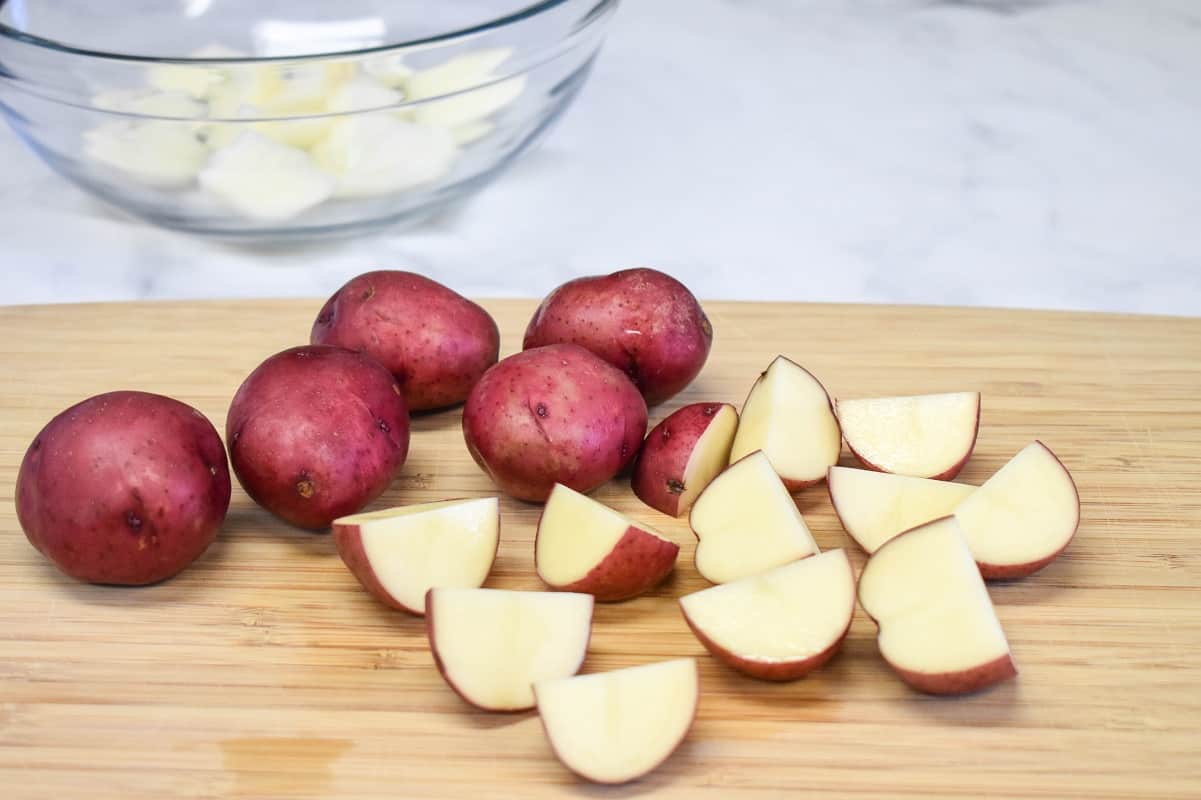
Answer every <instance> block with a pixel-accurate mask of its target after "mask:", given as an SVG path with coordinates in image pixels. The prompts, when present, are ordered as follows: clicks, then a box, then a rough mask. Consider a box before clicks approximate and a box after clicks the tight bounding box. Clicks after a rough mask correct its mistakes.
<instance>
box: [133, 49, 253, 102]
mask: <svg viewBox="0 0 1201 800" xmlns="http://www.w3.org/2000/svg"><path fill="white" fill-rule="evenodd" d="M190 57H191V58H246V57H247V55H246V53H244V52H242V51H241V50H235V49H234V48H232V47H226V46H225V45H221V44H210V45H206V46H204V47H201V48H200V49H199V50H195V51H193V52H192V53H191V55H190ZM229 79H230V70H228V69H223V68H221V67H214V66H212V65H201V64H160V65H157V66H153V67H151V68H150V69H149V70H147V72H146V82H147V83H148V84H150V85H151V86H153V87H154V88H156V89H160V90H162V91H177V92H186V93H187V94H188V95H190V96H192V97H194V98H195V99H197V100H205V99H207V98H208V96H209V94H210V92H212V91H213V89H215V88H217V87H219V86H222V85H223V84H225V83H227V82H228V81H229Z"/></svg>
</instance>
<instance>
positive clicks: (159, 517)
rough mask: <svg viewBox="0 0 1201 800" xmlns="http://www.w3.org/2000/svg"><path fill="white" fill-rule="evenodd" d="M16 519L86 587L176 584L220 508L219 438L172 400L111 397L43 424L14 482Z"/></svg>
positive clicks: (225, 475) (226, 486)
mask: <svg viewBox="0 0 1201 800" xmlns="http://www.w3.org/2000/svg"><path fill="white" fill-rule="evenodd" d="M16 495H17V498H16V499H17V518H18V519H19V520H20V523H21V528H22V529H23V530H24V531H25V535H26V536H27V537H28V538H29V542H30V543H31V544H32V545H33V546H34V547H36V548H37V549H38V550H39V551H40V552H41V553H42V554H43V555H44V556H46V558H48V559H50V561H51V562H53V563H54V565H55V566H56V567H58V568H59V569H60V570H62V571H63V572H65V573H66V574H67V575H70V576H72V577H74V578H78V579H79V580H84V581H91V582H92V583H112V584H124V585H131V586H132V585H141V584H147V583H155V582H157V581H161V580H164V579H166V578H169V577H171V576H172V575H175V574H176V573H178V572H179V571H180V570H182V569H183V568H184V567H186V566H188V565H189V564H191V563H192V562H193V561H195V560H196V558H197V557H199V556H200V554H201V553H203V552H204V551H205V549H206V548H207V547H208V546H209V544H211V543H212V541H213V539H215V538H216V536H217V530H218V529H219V528H220V527H221V523H222V522H223V521H224V520H225V512H226V510H227V509H228V508H229V496H230V483H229V467H228V466H227V464H226V461H225V448H224V446H223V445H222V444H221V437H220V436H218V435H217V431H216V430H215V429H214V428H213V426H212V424H211V423H210V422H209V421H208V420H207V419H205V418H204V416H203V415H202V414H201V413H200V412H199V411H197V410H196V409H194V408H192V407H191V406H188V405H185V404H184V403H181V402H179V401H178V400H172V399H171V398H169V397H163V396H162V395H157V394H147V393H145V392H110V393H108V394H102V395H97V396H96V397H92V398H89V399H87V400H84V401H83V402H82V403H79V404H78V405H74V406H72V407H71V408H68V409H67V410H66V411H63V412H62V413H61V414H59V415H58V416H57V417H55V418H54V419H52V420H51V421H50V423H49V424H48V425H46V427H45V428H43V429H42V432H41V433H39V434H38V435H37V438H35V439H34V440H33V444H31V445H30V446H29V450H28V451H27V452H26V453H25V458H24V460H23V461H22V462H21V470H20V472H19V473H18V474H17V489H16Z"/></svg>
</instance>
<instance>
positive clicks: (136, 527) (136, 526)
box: [125, 510, 142, 533]
mask: <svg viewBox="0 0 1201 800" xmlns="http://www.w3.org/2000/svg"><path fill="white" fill-rule="evenodd" d="M125 524H126V525H127V526H128V527H129V529H130V530H131V531H133V532H134V533H137V532H139V531H141V530H142V518H141V517H140V516H138V514H137V512H135V511H132V510H130V511H126V512H125Z"/></svg>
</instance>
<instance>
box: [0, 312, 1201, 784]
mask: <svg viewBox="0 0 1201 800" xmlns="http://www.w3.org/2000/svg"><path fill="white" fill-rule="evenodd" d="M318 305H319V303H317V302H316V301H312V302H300V301H279V302H274V301H273V302H227V303H192V304H130V305H92V306H72V307H30V308H4V309H0V796H2V797H3V798H6V800H17V799H18V798H20V800H25V799H26V798H30V799H32V798H55V800H77V799H81V798H85V797H88V798H156V800H162V798H167V797H188V798H193V797H194V798H209V797H232V798H257V797H263V798H268V797H269V798H327V797H348V798H398V797H504V798H538V797H552V796H567V797H638V796H642V795H647V796H652V795H653V796H656V797H658V796H663V797H690V798H691V797H714V798H729V797H739V796H754V797H777V796H821V795H825V796H838V797H879V798H899V797H914V798H926V797H951V796H976V797H980V796H990V797H1040V798H1046V797H1057V798H1058V797H1073V798H1119V797H1122V798H1126V797H1130V798H1133V797H1140V798H1141V797H1164V798H1167V797H1172V798H1198V797H1201V320H1198V319H1169V318H1150V317H1141V318H1140V317H1122V316H1106V315H1082V314H1057V313H1027V312H1013V311H987V310H957V309H930V308H904V309H902V308H890V307H849V306H808V305H751V304H733V303H716V302H715V303H708V304H706V307H707V309H708V311H709V313H710V315H711V317H712V319H713V323H714V328H715V330H716V345H715V347H714V351H713V355H712V357H711V359H710V362H709V365H708V366H707V368H706V369H705V371H704V373H703V374H702V376H701V377H700V379H699V380H698V381H697V382H696V383H695V384H694V385H693V386H692V387H691V388H690V389H689V390H688V392H687V393H685V394H684V395H682V396H680V397H678V398H676V399H675V400H673V401H672V402H671V403H670V404H668V405H667V406H665V407H661V408H658V409H655V410H653V412H652V422H653V421H656V420H658V419H660V418H662V417H663V416H664V415H665V414H666V413H668V412H669V411H670V410H672V409H674V408H675V407H678V406H679V405H682V404H684V403H687V402H693V401H696V400H700V399H707V400H708V399H719V400H729V401H732V402H735V403H739V404H740V403H741V401H742V399H743V397H744V395H745V392H746V390H747V388H748V386H749V385H750V383H751V381H752V379H753V378H754V377H755V375H756V374H757V373H758V372H759V371H760V370H761V369H762V368H763V367H765V366H766V365H767V363H768V362H769V360H770V359H771V357H772V356H774V355H775V354H776V353H777V352H782V353H786V354H787V355H789V356H791V357H792V358H794V359H796V360H797V361H799V362H800V363H802V364H804V365H805V366H806V367H808V368H809V369H811V370H812V371H813V372H814V373H816V374H817V375H818V376H819V377H820V378H821V379H822V380H823V381H824V382H825V383H826V385H827V386H828V387H829V389H830V391H831V392H832V393H833V394H835V395H837V396H843V397H853V396H870V395H887V394H904V393H924V392H938V391H952V390H961V389H979V390H980V391H981V392H983V396H984V411H983V420H982V425H981V430H980V439H979V443H978V445H977V448H976V454H975V456H974V457H973V458H972V460H971V462H970V463H969V464H968V466H967V468H966V470H965V471H964V473H963V475H962V476H961V479H963V480H966V481H968V482H972V483H977V482H981V481H983V480H984V479H985V478H986V477H987V476H988V475H989V474H991V473H992V472H993V471H994V470H995V469H996V468H997V467H999V466H1000V465H1001V464H1002V463H1004V461H1005V460H1006V459H1008V458H1009V457H1010V456H1011V455H1012V454H1013V453H1015V452H1016V451H1017V450H1018V449H1019V448H1020V447H1022V446H1023V445H1025V444H1026V443H1028V442H1029V441H1031V440H1032V439H1034V438H1035V437H1038V438H1041V439H1043V440H1044V441H1045V442H1046V443H1047V444H1048V445H1050V446H1051V447H1052V448H1053V449H1054V450H1055V451H1056V452H1057V453H1058V454H1059V456H1060V457H1061V458H1062V459H1063V460H1064V462H1066V464H1067V465H1068V466H1069V467H1070V468H1071V470H1072V472H1073V474H1074V476H1075V478H1076V482H1077V483H1078V484H1079V487H1080V494H1081V497H1082V499H1083V522H1082V525H1081V528H1080V532H1079V535H1078V537H1077V539H1076V541H1075V543H1074V544H1073V545H1072V547H1071V549H1070V550H1069V551H1068V553H1067V554H1066V555H1065V556H1064V557H1063V558H1061V559H1060V560H1059V561H1057V562H1055V563H1054V564H1052V565H1051V566H1050V567H1048V568H1047V569H1045V570H1044V571H1043V572H1041V573H1039V574H1038V575H1036V576H1034V577H1032V578H1029V579H1026V580H1024V581H1021V582H1016V583H1010V584H1001V585H994V586H992V589H991V591H992V596H993V599H994V601H995V603H996V605H997V609H998V613H999V615H1000V618H1001V621H1002V623H1003V625H1004V627H1005V630H1006V632H1007V633H1008V635H1009V639H1010V642H1011V644H1012V646H1013V650H1014V653H1015V656H1016V660H1017V662H1018V665H1019V668H1020V670H1021V674H1020V676H1019V677H1018V679H1017V680H1015V681H1012V682H1009V683H1007V684H1004V685H1002V686H1000V687H997V688H995V689H993V690H991V691H987V692H984V693H982V694H979V695H975V696H971V697H966V698H959V699H935V698H929V697H923V696H920V695H917V694H914V693H913V692H911V691H910V690H908V689H907V688H906V687H905V686H903V685H902V684H901V683H900V682H899V681H898V680H897V679H896V678H895V677H894V676H893V675H892V674H891V673H890V672H889V670H888V668H887V667H886V666H885V664H884V663H883V662H882V661H881V660H880V658H879V656H878V654H877V651H876V645H875V627H874V625H873V624H872V623H871V622H870V621H869V620H867V619H866V618H865V617H864V616H863V615H862V612H857V613H856V618H855V623H854V626H853V628H852V631H851V634H850V637H849V639H848V641H847V643H846V646H845V648H844V650H843V652H842V654H841V655H840V656H838V657H837V658H836V659H835V660H834V661H833V662H832V663H831V664H830V665H829V666H828V667H826V668H825V669H823V670H822V671H820V672H819V673H817V674H814V675H813V676H811V677H809V678H807V679H805V680H802V681H800V682H797V683H792V684H787V685H772V684H765V683H759V682H755V681H752V680H750V679H748V678H744V677H741V676H740V675H738V674H736V673H733V672H731V671H730V670H728V669H726V668H725V667H723V666H721V665H719V664H717V663H716V662H714V661H713V660H712V659H711V658H709V657H708V656H707V655H706V654H705V652H704V651H703V649H702V648H701V646H700V645H699V644H698V643H697V642H696V641H695V640H694V639H693V637H692V636H691V634H690V633H689V632H688V630H687V628H686V626H685V625H684V622H683V621H682V619H681V617H680V614H679V611H678V609H677V607H676V603H675V598H676V597H677V596H679V595H681V594H683V593H686V592H689V591H692V590H695V589H698V588H701V587H703V586H704V585H705V584H704V582H703V581H702V580H701V579H700V577H699V576H698V575H697V573H696V571H695V569H694V567H693V564H692V555H693V543H694V539H693V537H692V535H691V533H690V532H689V530H688V528H687V526H686V524H685V523H683V522H677V521H675V520H671V519H668V518H667V517H665V516H663V515H660V514H658V513H657V512H654V511H652V510H650V509H649V508H646V507H645V506H643V505H641V504H640V503H639V502H638V501H637V499H636V498H634V497H633V495H632V494H631V493H630V491H629V488H628V486H627V485H625V484H622V483H618V482H614V483H612V484H610V485H608V486H606V487H604V488H602V489H601V490H600V491H598V492H597V495H596V496H597V497H598V498H599V499H600V500H602V501H604V502H607V503H610V504H612V505H614V506H616V507H618V508H619V509H621V510H623V511H625V512H628V513H630V514H632V515H634V516H635V517H637V518H638V519H641V520H644V521H646V522H649V523H651V524H653V525H655V526H657V527H658V528H659V529H660V530H662V531H663V532H665V533H666V534H668V535H670V536H671V537H672V538H673V539H675V540H676V541H677V542H679V543H680V545H681V552H680V560H679V565H678V567H677V570H676V572H675V574H674V577H673V578H671V579H670V580H669V581H668V583H666V584H665V585H664V586H662V587H661V588H660V589H659V590H658V591H656V592H655V593H654V594H653V595H650V596H647V597H643V598H639V599H637V600H634V601H631V602H627V603H622V604H618V605H607V606H598V608H597V611H596V617H595V626H594V632H593V638H592V645H591V648H590V651H589V656H588V660H587V662H586V664H585V671H596V670H604V669H609V668H614V667H620V666H627V665H633V664H639V663H644V662H647V661H653V660H657V659H663V658H668V657H674V656H681V655H692V656H696V657H697V658H698V660H699V663H700V667H701V682H702V698H701V706H700V712H699V717H698V719H697V723H696V725H695V727H694V728H693V730H692V733H691V735H690V737H689V739H688V741H687V743H686V744H685V745H684V746H683V747H682V748H681V749H680V750H679V751H678V752H677V753H676V754H675V756H674V757H673V758H671V759H670V761H668V762H667V763H666V764H665V765H664V766H663V767H661V768H660V769H659V770H658V771H657V772H655V773H653V774H652V775H651V776H649V777H647V778H646V779H644V780H642V781H640V782H638V783H635V784H632V785H629V786H625V787H619V788H599V787H591V786H588V785H586V784H583V783H580V782H578V781H577V780H576V779H574V778H573V777H572V776H571V775H570V774H569V773H568V772H567V771H566V770H565V769H563V768H562V767H561V766H560V765H559V764H558V763H557V762H556V761H555V760H554V758H553V757H552V755H551V753H550V751H549V749H548V747H547V745H546V743H545V741H544V739H543V734H542V730H541V727H540V725H539V723H538V720H537V718H536V716H535V715H534V714H533V713H529V714H518V715H493V714H486V713H482V712H474V711H470V710H468V709H467V708H466V707H465V706H464V704H463V703H462V702H461V701H460V700H459V699H458V697H457V696H456V695H454V694H452V693H451V691H450V690H449V689H448V688H447V687H446V686H445V684H444V683H443V682H442V679H441V678H440V677H439V676H438V674H437V672H436V671H435V670H434V668H433V666H432V661H431V658H430V655H429V652H428V650H427V647H426V639H425V634H424V628H423V625H422V622H421V620H419V619H417V618H414V617H409V616H406V615H404V614H402V613H399V612H393V611H389V610H387V609H385V608H384V607H382V606H380V605H379V604H377V603H375V602H373V601H372V600H371V599H370V598H369V597H368V596H367V595H366V594H365V593H364V592H363V591H362V590H361V589H360V588H359V586H358V584H357V583H356V582H355V581H354V579H353V578H352V577H351V576H350V574H349V573H348V572H347V571H346V569H345V568H344V567H343V566H342V563H341V562H340V560H339V559H338V557H337V555H336V553H335V551H334V548H333V545H332V542H331V541H330V539H329V537H328V536H325V535H315V534H312V533H305V532H301V531H297V530H294V529H291V528H289V527H287V526H286V525H284V524H282V523H280V522H278V521H276V520H274V519H273V518H271V517H270V516H268V515H267V514H266V513H265V512H263V511H261V510H259V509H257V508H256V507H254V506H253V505H252V504H251V503H250V502H249V501H248V499H247V497H246V495H245V494H243V493H242V492H241V490H240V489H238V488H237V487H236V486H235V489H234V499H233V505H232V507H231V509H230V513H229V517H228V520H227V522H226V526H225V528H224V530H223V532H222V534H221V536H220V538H219V540H218V542H217V543H216V544H215V545H214V546H213V547H212V548H210V550H209V551H208V552H207V553H206V554H205V555H204V557H203V558H202V559H201V560H200V561H199V562H197V563H196V564H195V565H194V566H193V567H192V568H190V569H189V570H188V571H186V572H184V573H183V574H182V575H180V576H179V577H177V578H176V579H174V580H171V581H168V582H166V583H164V584H161V585H158V586H154V587H150V588H144V589H132V590H131V589H120V588H105V587H95V586H87V585H82V584H79V583H76V582H74V581H71V580H69V579H67V578H64V577H63V576H61V575H60V574H58V573H57V572H56V571H55V570H54V569H53V568H51V567H50V566H49V565H48V564H46V563H45V562H44V561H42V560H41V558H40V556H38V554H37V553H36V552H35V551H34V550H33V548H32V547H30V546H29V545H28V543H27V542H26V540H25V537H24V536H23V535H22V533H21V531H20V529H19V528H18V526H17V521H16V517H15V513H14V511H13V485H14V482H15V480H16V474H17V467H18V465H19V463H20V459H21V456H22V454H23V452H24V450H25V447H26V446H27V445H28V443H29V442H30V441H31V440H32V438H33V436H34V435H35V434H36V433H37V431H38V430H39V429H40V428H41V426H42V425H43V424H45V422H46V421H47V420H49V418H50V417H51V416H52V415H53V414H55V413H57V412H58V411H59V410H61V409H62V408H64V407H66V406H67V405H69V404H71V403H74V402H76V401H78V400H80V399H82V398H84V397H86V396H89V395H92V394H96V393H99V392H103V391H108V390H112V389H118V388H136V389H143V390H148V391H155V392H161V393H164V394H169V395H172V396H174V397H177V398H179V399H180V400H183V401H185V402H188V403H191V404H193V405H195V406H197V407H198V408H200V409H201V410H202V411H203V412H204V413H206V414H207V415H209V417H210V418H211V419H212V420H213V421H214V423H215V424H216V426H217V427H218V429H222V428H223V426H224V419H225V412H226V409H227V407H228V403H229V399H230V398H231V396H232V395H233V392H234V390H235V389H236V387H237V386H238V384H239V383H240V381H241V379H242V378H243V377H244V376H245V375H246V374H247V372H249V370H250V369H252V368H253V367H254V366H255V365H256V364H257V363H258V362H259V361H260V360H261V359H263V358H264V357H265V356H267V355H269V354H271V353H273V352H275V351H277V350H279V349H282V348H284V347H285V346H289V345H292V344H297V343H302V342H303V341H304V340H305V339H306V337H307V334H308V329H309V324H310V321H311V319H312V316H313V314H315V312H316V310H317V308H318ZM486 305H487V307H488V308H489V309H490V310H491V311H492V312H493V313H494V314H495V316H496V318H497V320H498V322H499V323H500V326H501V330H502V331H503V333H504V346H503V352H505V353H508V352H512V351H513V350H514V349H515V348H517V347H519V343H520V335H521V332H522V330H523V329H524V326H525V322H526V320H527V318H528V315H529V313H530V311H531V310H532V308H533V303H531V302H525V301H500V302H489V303H486ZM843 463H848V464H849V463H851V462H850V461H849V459H848V458H847V457H845V456H844V459H843ZM491 491H492V487H491V486H490V484H489V481H488V480H487V478H486V477H485V476H484V475H483V474H482V473H481V472H480V471H479V470H477V469H476V467H475V466H474V465H473V464H472V462H471V460H470V458H469V456H468V455H467V452H466V449H465V448H464V445H463V441H462V436H461V433H460V428H459V413H458V412H457V411H449V412H446V413H442V414H437V415H434V416H426V417H421V418H419V419H417V420H416V422H415V430H414V434H413V443H412V450H411V457H410V458H409V461H408V463H407V464H406V465H405V468H404V470H403V474H402V476H401V477H400V478H399V479H398V480H397V481H396V482H395V484H394V485H393V487H392V488H391V490H389V491H388V492H387V494H386V495H385V496H384V497H383V498H382V499H381V500H380V501H379V502H378V503H377V504H376V505H378V506H383V505H391V504H398V503H410V502H419V501H426V500H433V499H438V498H443V497H457V496H465V495H482V494H487V493H490V492H491ZM798 502H799V505H800V507H801V509H802V511H803V512H804V514H805V517H806V519H807V520H808V522H809V525H810V526H811V528H812V529H813V531H814V534H815V536H816V538H817V540H818V542H819V544H820V545H821V546H822V547H823V548H831V547H847V548H848V549H849V550H850V552H851V555H852V558H853V560H854V562H855V565H856V569H857V570H858V568H860V567H861V566H862V563H863V556H862V554H861V553H859V552H858V551H857V550H855V549H854V547H853V545H852V544H851V543H850V542H849V540H848V538H847V537H846V535H845V534H844V533H843V531H842V530H841V528H840V526H839V524H838V522H837V519H836V518H835V517H834V516H833V514H832V512H831V509H830V503H829V498H828V496H827V494H826V490H825V487H824V486H818V487H815V488H812V489H808V490H806V491H805V492H803V493H801V494H800V495H798ZM537 513H538V509H537V508H536V507H534V506H530V505H525V504H521V503H517V502H514V501H511V500H505V501H504V502H503V505H502V516H503V530H502V539H503V541H502V545H501V548H500V554H499V558H498V560H497V563H496V567H495V570H494V572H493V574H492V576H491V578H490V579H489V581H488V585H489V586H496V587H509V588H523V589H536V588H539V586H540V585H539V582H538V580H537V578H536V577H535V576H534V574H533V553H532V539H533V531H534V523H535V520H536V517H537Z"/></svg>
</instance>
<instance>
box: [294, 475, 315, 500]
mask: <svg viewBox="0 0 1201 800" xmlns="http://www.w3.org/2000/svg"><path fill="white" fill-rule="evenodd" d="M296 494H298V495H300V496H301V497H303V498H304V499H306V500H308V499H309V498H310V497H312V496H313V481H312V479H311V478H309V477H308V476H307V475H302V476H301V478H300V480H298V481H296Z"/></svg>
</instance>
